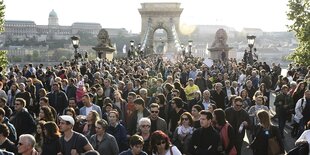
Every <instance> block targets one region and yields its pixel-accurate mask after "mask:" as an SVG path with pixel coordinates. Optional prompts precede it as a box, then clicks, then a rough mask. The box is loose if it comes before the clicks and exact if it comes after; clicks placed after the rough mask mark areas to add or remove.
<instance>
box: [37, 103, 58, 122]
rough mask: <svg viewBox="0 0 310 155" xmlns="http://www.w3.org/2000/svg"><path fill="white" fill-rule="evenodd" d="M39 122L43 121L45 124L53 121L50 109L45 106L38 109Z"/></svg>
mask: <svg viewBox="0 0 310 155" xmlns="http://www.w3.org/2000/svg"><path fill="white" fill-rule="evenodd" d="M39 120H43V121H46V122H48V121H55V119H54V115H53V113H52V110H51V108H49V107H47V106H43V107H40V112H39Z"/></svg>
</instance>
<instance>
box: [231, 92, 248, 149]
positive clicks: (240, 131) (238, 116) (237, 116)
mask: <svg viewBox="0 0 310 155" xmlns="http://www.w3.org/2000/svg"><path fill="white" fill-rule="evenodd" d="M242 106H243V101H242V98H241V97H236V98H235V99H234V102H233V106H232V107H229V108H227V109H226V110H225V114H226V119H227V121H228V122H229V124H230V125H231V126H232V127H233V128H234V129H235V130H234V131H235V135H236V139H235V141H236V143H235V146H236V149H237V152H238V155H240V154H241V148H242V143H243V137H244V133H245V129H250V127H251V121H250V117H249V114H248V113H247V112H246V111H245V110H244V109H242Z"/></svg>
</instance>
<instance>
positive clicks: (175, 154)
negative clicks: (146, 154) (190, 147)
mask: <svg viewBox="0 0 310 155" xmlns="http://www.w3.org/2000/svg"><path fill="white" fill-rule="evenodd" d="M171 151H172V154H173V155H182V153H181V152H180V150H179V149H178V148H177V147H176V146H172V147H171ZM172 154H170V147H169V148H168V150H167V152H166V154H165V155H172ZM152 155H158V153H156V154H154V153H153V154H152Z"/></svg>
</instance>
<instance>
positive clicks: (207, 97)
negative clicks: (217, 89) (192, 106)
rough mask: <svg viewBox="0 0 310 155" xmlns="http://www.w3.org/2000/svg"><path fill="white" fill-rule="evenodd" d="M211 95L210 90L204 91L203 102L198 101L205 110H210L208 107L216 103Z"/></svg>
mask: <svg viewBox="0 0 310 155" xmlns="http://www.w3.org/2000/svg"><path fill="white" fill-rule="evenodd" d="M210 96H211V94H210V91H209V90H205V91H203V94H202V102H200V103H198V105H200V106H201V107H202V108H203V109H204V110H208V107H209V106H210V105H211V104H216V103H215V101H213V100H211V99H210Z"/></svg>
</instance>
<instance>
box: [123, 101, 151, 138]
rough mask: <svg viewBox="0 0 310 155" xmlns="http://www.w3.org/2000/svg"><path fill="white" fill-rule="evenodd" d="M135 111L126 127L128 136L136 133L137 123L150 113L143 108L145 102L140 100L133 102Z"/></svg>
mask: <svg viewBox="0 0 310 155" xmlns="http://www.w3.org/2000/svg"><path fill="white" fill-rule="evenodd" d="M133 103H134V105H135V111H134V112H133V113H132V115H131V120H130V123H129V124H127V125H128V127H127V128H128V134H129V135H133V134H135V133H136V132H137V123H138V121H139V120H140V119H141V118H142V117H148V116H149V115H150V111H149V110H148V109H146V107H145V101H144V100H143V99H142V98H137V99H135V100H134V101H133Z"/></svg>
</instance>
